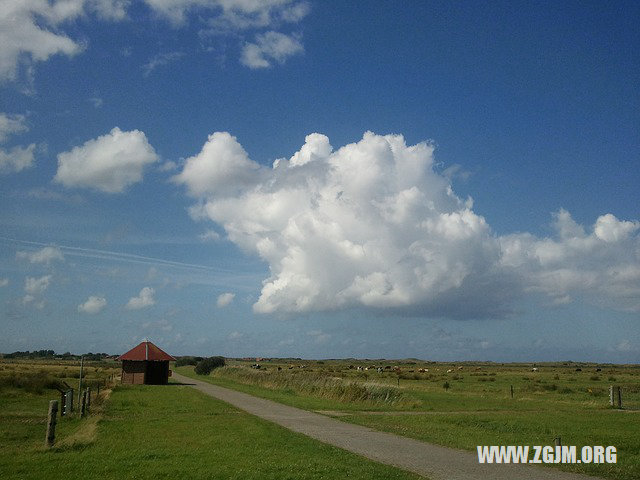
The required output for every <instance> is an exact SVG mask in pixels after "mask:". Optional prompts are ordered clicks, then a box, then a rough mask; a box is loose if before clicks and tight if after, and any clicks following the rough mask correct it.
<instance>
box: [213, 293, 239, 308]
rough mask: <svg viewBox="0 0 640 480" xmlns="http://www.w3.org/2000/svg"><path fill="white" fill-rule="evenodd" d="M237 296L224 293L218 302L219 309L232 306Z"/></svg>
mask: <svg viewBox="0 0 640 480" xmlns="http://www.w3.org/2000/svg"><path fill="white" fill-rule="evenodd" d="M235 296H236V295H235V293H223V294H222V295H220V296H218V301H217V302H216V304H217V305H218V308H223V307H227V306H229V305H231V302H233V299H234V298H235Z"/></svg>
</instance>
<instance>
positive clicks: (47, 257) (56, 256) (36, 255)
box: [16, 247, 64, 265]
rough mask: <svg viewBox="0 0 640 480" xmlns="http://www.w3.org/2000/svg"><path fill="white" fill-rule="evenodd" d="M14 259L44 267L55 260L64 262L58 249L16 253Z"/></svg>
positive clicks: (51, 248) (49, 248)
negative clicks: (43, 265)
mask: <svg viewBox="0 0 640 480" xmlns="http://www.w3.org/2000/svg"><path fill="white" fill-rule="evenodd" d="M16 257H17V258H21V259H25V260H28V261H29V262H30V263H44V264H46V265H49V264H50V263H51V262H53V261H55V260H60V261H64V255H62V250H60V249H59V248H58V247H44V248H42V249H40V250H38V251H36V252H17V253H16Z"/></svg>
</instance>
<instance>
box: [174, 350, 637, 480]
mask: <svg viewBox="0 0 640 480" xmlns="http://www.w3.org/2000/svg"><path fill="white" fill-rule="evenodd" d="M352 363H355V362H353V361H352ZM371 363H373V362H371V361H369V362H360V364H359V365H370V364H371ZM380 364H381V363H380V362H379V361H378V365H380ZM232 365H233V363H232ZM235 365H236V367H237V366H244V369H245V371H246V372H249V373H247V374H243V375H241V374H238V371H237V368H236V369H235V370H234V369H229V368H227V369H220V370H217V371H214V372H213V373H212V375H211V376H209V377H199V376H196V375H195V374H194V373H193V371H192V369H190V368H189V367H183V368H178V369H177V371H178V372H180V373H183V374H185V375H188V376H192V377H194V378H200V379H203V380H206V381H209V382H211V383H215V384H218V385H221V386H226V387H229V388H234V389H236V390H241V391H244V392H246V393H250V394H253V395H257V396H262V397H264V398H269V399H271V400H275V401H278V402H281V403H285V404H288V405H292V406H296V407H299V408H304V409H308V410H328V411H342V412H346V413H348V415H347V416H340V417H339V418H340V420H343V421H347V422H352V423H357V424H360V425H365V426H368V427H371V428H374V429H377V430H382V431H388V432H392V433H396V434H399V435H403V436H407V437H411V438H416V439H420V440H424V441H428V442H432V443H437V444H441V445H446V446H451V447H456V448H463V449H467V450H471V451H475V449H476V446H477V445H529V446H532V445H553V441H554V438H555V437H557V436H560V437H562V443H563V444H564V445H575V446H577V447H578V451H579V449H580V448H581V447H582V446H584V445H603V446H608V445H613V446H616V447H617V449H618V463H617V464H611V465H560V466H554V467H556V468H562V469H564V470H569V471H576V472H582V473H588V474H592V475H598V476H602V477H605V478H612V479H623V480H631V479H637V478H640V435H639V434H638V425H639V424H640V423H639V422H640V369H639V368H638V367H637V366H615V365H609V366H603V367H602V368H601V371H600V372H597V371H596V368H597V366H595V365H581V366H576V365H575V364H569V365H562V364H545V365H542V366H539V371H538V372H532V371H531V368H532V367H531V365H495V364H481V365H469V364H464V365H462V368H459V367H460V366H459V365H450V364H424V365H420V364H416V363H413V362H412V363H404V364H400V367H399V370H398V371H395V372H394V371H389V369H385V371H383V372H382V373H378V372H377V371H375V370H373V371H371V370H368V371H362V370H361V371H358V370H356V369H355V368H349V364H348V363H346V362H344V361H343V362H340V361H324V362H305V365H306V367H305V368H299V366H294V368H291V367H292V365H287V364H285V363H280V364H278V363H275V364H264V365H266V366H267V372H264V371H262V372H260V373H259V374H256V373H255V372H251V371H249V370H248V369H247V367H246V364H243V363H242V362H236V363H235ZM264 365H263V366H264ZM356 365H358V363H356ZM278 366H279V367H280V368H281V370H278V369H277V367H278ZM354 366H355V365H354ZM420 368H423V369H424V368H428V369H429V372H422V373H421V372H418V370H419V369H420ZM576 368H581V371H577V370H576ZM448 370H451V371H448ZM258 375H259V376H258ZM287 375H288V376H289V380H288V382H285V381H284V380H283V379H278V380H277V381H270V380H269V377H270V376H273V377H281V376H287ZM323 375H324V376H326V375H330V376H331V377H332V378H342V379H343V381H345V382H353V381H358V382H361V383H363V384H371V383H375V384H378V385H387V386H389V387H394V388H395V389H399V392H398V394H399V398H402V399H403V401H402V402H371V401H367V400H366V399H365V400H358V399H356V400H353V401H349V402H345V401H342V399H340V398H339V397H336V396H334V395H332V394H331V392H324V393H320V394H318V392H314V391H313V390H311V389H309V388H306V387H305V386H304V385H305V384H307V383H309V382H310V381H311V380H312V379H313V378H317V377H319V376H320V377H322V376H323ZM398 381H399V385H398ZM445 382H447V383H448V384H449V389H448V390H445V389H444V388H443V384H444V383H445ZM610 384H615V385H621V386H622V387H623V392H624V394H623V398H624V406H625V410H624V411H618V410H614V409H612V408H610V407H609V403H608V385H610ZM511 386H513V389H514V396H513V398H511ZM369 412H375V413H376V414H375V415H372V414H369ZM402 412H407V413H410V414H411V415H402V414H399V413H402Z"/></svg>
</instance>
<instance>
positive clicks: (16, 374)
mask: <svg viewBox="0 0 640 480" xmlns="http://www.w3.org/2000/svg"><path fill="white" fill-rule="evenodd" d="M76 363H77V362H76ZM118 367H119V365H118V364H117V363H115V362H112V363H109V362H101V363H99V364H92V363H89V364H86V363H85V372H90V373H91V377H90V378H89V379H90V380H93V381H94V382H96V385H97V382H99V381H101V380H108V379H110V378H111V374H112V373H113V372H116V371H117V368H118ZM76 373H77V374H78V375H79V365H76V364H75V363H74V362H66V363H65V362H55V361H54V362H52V361H46V362H45V361H19V362H17V361H13V362H5V361H0V439H1V440H0V442H1V446H2V448H0V471H1V472H2V478H3V480H5V479H38V480H40V479H68V478H102V479H116V478H117V479H122V478H125V479H126V478H136V479H152V478H153V479H158V478H160V479H162V478H166V479H176V478H189V479H250V480H251V479H255V480H258V479H274V480H275V479H278V480H280V479H285V480H286V479H310V480H315V479H327V478H353V479H362V480H370V479H371V478H384V479H398V480H410V479H417V478H419V477H417V476H415V475H413V474H410V473H406V472H404V471H401V470H399V469H396V468H393V467H389V466H386V465H381V464H378V463H375V462H372V461H369V460H366V459H364V458H362V457H359V456H357V455H354V454H351V453H349V452H346V451H344V450H341V449H338V448H335V447H331V446H329V445H325V444H322V443H320V442H317V441H315V440H312V439H310V438H308V437H305V436H303V435H300V434H296V433H293V432H290V431H288V430H286V429H284V428H282V427H279V426H277V425H275V424H272V423H270V422H266V421H264V420H261V419H258V418H257V417H254V416H251V415H249V414H246V413H244V412H241V411H240V410H237V409H236V408H234V407H231V406H229V405H227V404H225V403H223V402H220V401H218V400H215V399H213V398H211V397H208V396H206V395H204V394H202V393H200V392H197V391H196V390H194V389H192V388H191V387H188V386H182V385H179V384H172V385H168V386H150V385H136V386H122V385H118V384H117V383H115V384H114V383H109V384H108V385H107V386H108V388H104V384H103V388H102V390H101V394H100V397H99V400H98V401H96V400H97V399H96V398H94V400H93V403H92V409H91V413H90V414H89V415H88V416H87V417H85V418H80V417H79V416H78V415H77V414H74V415H71V416H69V417H65V418H59V419H58V427H57V431H56V443H55V445H54V446H53V447H52V448H45V447H44V437H45V420H46V415H47V405H48V403H49V400H52V399H57V398H58V397H59V394H58V391H57V390H56V389H55V386H56V382H57V381H58V380H60V381H66V382H67V383H71V381H72V380H74V379H75V380H76V382H77V379H76V377H75V375H76ZM51 387H53V388H51Z"/></svg>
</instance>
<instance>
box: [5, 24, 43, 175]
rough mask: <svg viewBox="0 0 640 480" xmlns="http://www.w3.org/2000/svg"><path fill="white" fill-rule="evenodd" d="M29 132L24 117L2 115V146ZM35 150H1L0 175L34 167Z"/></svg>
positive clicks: (17, 148)
mask: <svg viewBox="0 0 640 480" xmlns="http://www.w3.org/2000/svg"><path fill="white" fill-rule="evenodd" d="M0 27H1V25H0ZM0 37H1V33H0ZM0 50H1V47H0ZM27 130H29V128H28V127H27V125H26V122H25V116H24V115H7V114H5V113H0V144H1V143H5V142H6V141H7V140H8V139H9V137H11V136H12V135H16V134H19V133H23V132H26V131H27ZM35 148H36V145H35V144H34V143H32V144H31V145H29V146H28V147H20V146H15V147H13V148H12V149H11V150H5V149H3V148H0V174H8V173H17V172H20V171H22V170H24V169H25V168H29V167H31V166H33V160H34V150H35Z"/></svg>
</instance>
